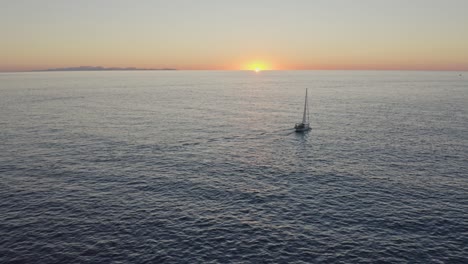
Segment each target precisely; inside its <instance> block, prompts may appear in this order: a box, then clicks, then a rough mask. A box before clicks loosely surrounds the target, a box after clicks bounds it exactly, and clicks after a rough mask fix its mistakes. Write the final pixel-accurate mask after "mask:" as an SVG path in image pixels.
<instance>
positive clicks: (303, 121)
mask: <svg viewBox="0 0 468 264" xmlns="http://www.w3.org/2000/svg"><path fill="white" fill-rule="evenodd" d="M306 112H307V88H306V96H305V101H304V115H303V116H302V124H306V123H308V122H306V121H307V120H306Z"/></svg>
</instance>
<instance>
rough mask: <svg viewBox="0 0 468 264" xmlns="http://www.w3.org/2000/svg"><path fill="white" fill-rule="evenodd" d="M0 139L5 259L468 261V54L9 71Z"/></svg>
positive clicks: (0, 109) (1, 95)
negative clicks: (432, 58)
mask: <svg viewBox="0 0 468 264" xmlns="http://www.w3.org/2000/svg"><path fill="white" fill-rule="evenodd" d="M306 88H308V94H309V107H310V123H311V127H312V130H311V131H309V132H307V133H295V132H294V129H293V127H294V124H295V123H296V122H300V121H301V119H302V111H303V105H304V95H305V89H306ZM0 142H1V143H0V263H467V262H468V73H466V72H418V71H402V72H399V71H263V72H259V73H255V72H249V71H109V72H32V73H2V74H0Z"/></svg>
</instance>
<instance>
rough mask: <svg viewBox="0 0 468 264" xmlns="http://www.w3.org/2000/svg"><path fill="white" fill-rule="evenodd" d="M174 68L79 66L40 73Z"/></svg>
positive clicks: (162, 69) (167, 69)
mask: <svg viewBox="0 0 468 264" xmlns="http://www.w3.org/2000/svg"><path fill="white" fill-rule="evenodd" d="M173 70H176V69H173V68H161V69H147V68H135V67H126V68H119V67H111V68H108V67H102V66H79V67H66V68H52V69H45V70H38V71H173Z"/></svg>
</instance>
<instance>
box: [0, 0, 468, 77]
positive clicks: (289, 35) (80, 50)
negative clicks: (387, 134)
mask: <svg viewBox="0 0 468 264" xmlns="http://www.w3.org/2000/svg"><path fill="white" fill-rule="evenodd" d="M466 10H468V1H462V0H446V1H442V0H426V1H422V0H412V1H403V0H395V1H383V0H361V1H347V0H329V1H324V0H317V1H305V0H293V1H276V0H272V1H255V2H252V1H243V0H238V1H214V0H200V1H184V0H174V1H149V0H148V1H145V0H142V1H139V2H138V4H133V3H132V2H130V1H123V0H116V1H106V0H103V1H88V0H84V2H77V1H73V2H72V1H54V0H45V1H32V0H31V1H8V2H5V3H3V4H2V9H0V32H2V42H1V48H0V71H22V70H36V69H46V68H58V67H71V66H81V65H89V66H104V67H138V68H178V69H223V70H245V69H249V70H253V69H254V68H261V69H264V70H265V69H273V70H294V69H300V70H305V69H371V70H372V69H377V70H380V69H392V70H468V31H467V30H466V25H468V16H467V15H466Z"/></svg>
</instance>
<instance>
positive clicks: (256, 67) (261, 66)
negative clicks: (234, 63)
mask: <svg viewBox="0 0 468 264" xmlns="http://www.w3.org/2000/svg"><path fill="white" fill-rule="evenodd" d="M244 69H245V70H249V71H254V72H261V71H265V70H271V66H270V64H268V63H266V62H263V61H254V62H250V63H248V64H246V66H245V67H244Z"/></svg>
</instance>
